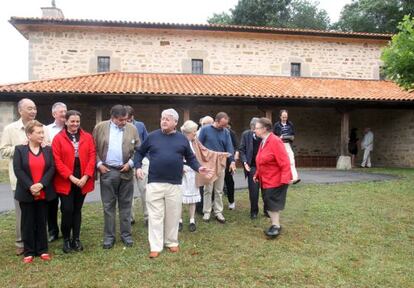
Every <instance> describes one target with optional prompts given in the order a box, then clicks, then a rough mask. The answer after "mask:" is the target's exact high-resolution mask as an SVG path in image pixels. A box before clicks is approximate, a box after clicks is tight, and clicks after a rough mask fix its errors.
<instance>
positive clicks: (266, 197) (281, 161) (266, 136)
mask: <svg viewBox="0 0 414 288" xmlns="http://www.w3.org/2000/svg"><path fill="white" fill-rule="evenodd" d="M255 133H256V136H258V137H260V138H261V139H262V142H261V144H260V147H259V151H258V152H257V156H256V174H255V176H254V177H253V179H254V181H256V182H259V183H260V185H261V187H262V190H263V201H264V202H265V203H264V204H265V207H267V209H268V211H267V212H268V214H269V216H270V219H271V220H272V225H271V226H270V227H269V229H267V230H266V231H265V234H266V235H267V236H269V237H272V238H275V237H277V236H278V235H279V234H280V231H281V229H282V227H281V226H280V221H279V214H280V211H281V210H283V209H284V208H285V203H286V193H287V188H288V184H289V183H290V181H291V180H292V174H291V172H290V162H289V157H288V155H287V152H286V148H285V146H284V144H283V142H282V140H280V138H278V137H277V136H275V135H274V134H273V133H272V122H271V121H270V120H269V119H267V118H260V119H259V120H258V121H257V123H256V126H255Z"/></svg>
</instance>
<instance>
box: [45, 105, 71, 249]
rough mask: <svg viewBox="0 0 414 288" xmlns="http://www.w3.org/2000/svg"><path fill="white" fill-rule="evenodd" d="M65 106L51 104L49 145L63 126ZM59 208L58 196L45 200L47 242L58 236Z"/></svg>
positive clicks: (48, 126) (48, 128) (48, 127)
mask: <svg viewBox="0 0 414 288" xmlns="http://www.w3.org/2000/svg"><path fill="white" fill-rule="evenodd" d="M66 111H67V107H66V104H65V103H62V102H56V103H55V104H53V105H52V116H53V118H54V119H55V121H54V122H53V123H52V124H49V125H47V126H46V128H47V130H48V132H49V140H50V145H52V141H53V138H55V136H56V134H58V133H59V132H60V131H61V130H62V129H63V127H64V126H65V121H66V119H65V115H66ZM58 209H59V197H56V198H55V199H53V200H52V201H49V202H47V228H48V233H49V239H48V240H49V242H53V241H55V240H57V239H58V238H59V226H58V221H57V218H58V216H57V214H58Z"/></svg>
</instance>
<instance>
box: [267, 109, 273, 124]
mask: <svg viewBox="0 0 414 288" xmlns="http://www.w3.org/2000/svg"><path fill="white" fill-rule="evenodd" d="M272 113H273V111H272V110H266V118H267V119H269V120H270V122H273V119H272Z"/></svg>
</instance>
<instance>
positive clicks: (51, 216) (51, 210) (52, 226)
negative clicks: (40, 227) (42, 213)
mask: <svg viewBox="0 0 414 288" xmlns="http://www.w3.org/2000/svg"><path fill="white" fill-rule="evenodd" d="M58 210H59V198H56V199H54V200H52V201H49V202H47V229H48V232H49V236H52V235H54V236H56V237H58V236H59V226H58Z"/></svg>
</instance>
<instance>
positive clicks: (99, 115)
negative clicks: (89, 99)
mask: <svg viewBox="0 0 414 288" xmlns="http://www.w3.org/2000/svg"><path fill="white" fill-rule="evenodd" d="M95 121H96V124H98V123H99V122H102V106H101V105H98V106H96V120H95Z"/></svg>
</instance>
